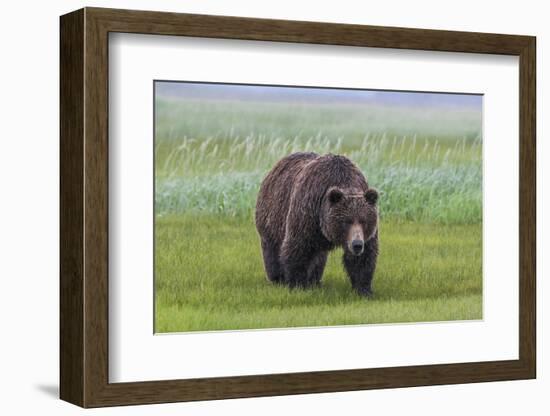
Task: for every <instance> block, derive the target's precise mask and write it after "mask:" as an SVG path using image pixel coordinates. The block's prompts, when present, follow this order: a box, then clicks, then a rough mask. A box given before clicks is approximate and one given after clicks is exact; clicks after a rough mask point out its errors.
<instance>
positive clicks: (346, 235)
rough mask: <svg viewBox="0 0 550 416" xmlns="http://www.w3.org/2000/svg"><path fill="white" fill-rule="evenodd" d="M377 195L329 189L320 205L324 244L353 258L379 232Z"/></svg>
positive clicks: (373, 192) (369, 192)
mask: <svg viewBox="0 0 550 416" xmlns="http://www.w3.org/2000/svg"><path fill="white" fill-rule="evenodd" d="M377 201H378V192H377V191H376V189H372V188H370V189H368V190H367V191H365V192H363V191H361V190H357V189H343V188H338V187H334V186H333V187H330V188H329V189H328V190H327V192H326V194H325V196H324V198H323V202H322V208H321V218H320V224H321V230H322V232H323V234H324V236H325V238H326V239H327V240H329V241H330V242H331V243H333V244H336V245H340V246H342V247H343V248H344V250H346V251H348V252H349V253H350V254H353V255H355V256H360V255H361V254H363V251H364V248H365V243H366V242H367V241H368V240H369V239H371V238H372V237H373V236H374V235H375V234H376V230H377V228H378V207H377Z"/></svg>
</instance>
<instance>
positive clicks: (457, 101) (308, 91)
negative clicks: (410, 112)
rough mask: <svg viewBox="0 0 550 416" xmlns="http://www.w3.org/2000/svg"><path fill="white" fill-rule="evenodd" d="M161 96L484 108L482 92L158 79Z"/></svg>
mask: <svg viewBox="0 0 550 416" xmlns="http://www.w3.org/2000/svg"><path fill="white" fill-rule="evenodd" d="M155 92H156V95H157V96H158V97H173V98H181V99H199V100H200V99H203V100H232V101H283V102H314V103H322V102H326V103H331V102H338V103H346V102H349V103H372V104H379V105H406V106H410V105H413V106H436V107H438V106H446V107H447V106H453V107H469V108H473V109H475V108H478V109H479V110H481V105H482V95H477V94H476V95H473V94H446V93H426V92H401V91H399V92H397V91H375V90H350V89H340V88H303V87H286V86H285V87H280V86H264V85H240V84H209V83H196V82H166V81H156V82H155Z"/></svg>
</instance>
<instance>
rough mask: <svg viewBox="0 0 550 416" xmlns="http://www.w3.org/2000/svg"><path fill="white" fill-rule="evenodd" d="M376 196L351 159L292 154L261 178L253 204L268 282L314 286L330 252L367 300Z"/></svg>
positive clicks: (375, 237) (373, 260) (374, 255)
mask: <svg viewBox="0 0 550 416" xmlns="http://www.w3.org/2000/svg"><path fill="white" fill-rule="evenodd" d="M377 199H378V193H377V191H376V190H374V189H372V188H369V187H368V184H367V181H366V179H365V177H364V176H363V174H362V173H361V171H360V170H359V169H358V168H357V167H356V166H355V165H354V164H353V162H352V161H351V160H349V159H348V158H346V157H344V156H339V155H332V154H328V155H324V156H319V155H317V154H316V153H294V154H291V155H290V156H287V157H285V158H283V159H281V160H280V161H279V162H278V163H277V164H276V165H275V167H274V168H273V169H272V170H271V172H269V174H268V175H267V176H266V178H265V179H264V181H263V182H262V185H261V187H260V192H259V194H258V200H257V203H256V228H257V229H258V233H259V234H260V239H261V245H262V251H263V258H264V265H265V270H266V274H267V278H268V279H269V280H270V281H272V282H275V283H283V284H286V285H288V286H289V287H303V288H306V287H310V286H315V285H319V284H320V282H321V278H322V275H323V270H324V268H325V263H326V260H327V255H328V252H329V251H330V250H332V249H333V248H335V247H337V246H340V247H343V249H344V256H343V263H344V267H345V269H346V271H347V273H348V275H349V278H350V280H351V284H352V286H353V288H354V289H355V290H356V291H357V292H358V293H359V294H361V295H370V294H371V293H372V290H371V282H372V278H373V274H374V270H375V267H376V259H377V257H378V208H377V205H376V202H377Z"/></svg>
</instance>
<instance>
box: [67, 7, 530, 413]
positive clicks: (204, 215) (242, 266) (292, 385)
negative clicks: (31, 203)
mask: <svg viewBox="0 0 550 416" xmlns="http://www.w3.org/2000/svg"><path fill="white" fill-rule="evenodd" d="M535 49H536V48H535V38H534V37H530V36H518V35H500V34H486V33H467V32H452V31H435V30H421V29H404V28H390V27H375V26H361V25H345V24H328V23H314V22H296V21H283V20H266V19H252V18H240V17H226V16H206V15H189V14H175V13H160V12H146V11H129V10H113V9H98V8H85V9H82V10H78V11H75V12H72V13H70V14H67V15H65V16H62V17H61V50H60V52H61V95H60V99H61V129H60V130H61V178H60V180H61V249H60V251H61V273H60V274H61V276H60V278H61V283H60V290H61V293H60V295H61V305H60V324H61V331H60V332H61V333H60V343H61V351H60V358H61V365H60V367H61V368H60V372H61V386H60V395H61V398H62V399H63V400H66V401H69V402H71V403H74V404H77V405H80V406H83V407H100V406H114V405H126V404H145V403H162V402H176V401H190V400H210V399H224V398H237V397H255V396H267V395H285V394H303V393H319V392H336V391H349V390H362V389H377V388H397V387H409V386H423V385H436V384H454V383H471V382H485V381H499V380H519V379H529V378H534V377H535V375H536V360H535V357H536V334H535V310H536V307H535V241H536V238H535V220H536V211H535V198H536V195H535V183H536V179H535V159H536V150H535V107H536V97H535Z"/></svg>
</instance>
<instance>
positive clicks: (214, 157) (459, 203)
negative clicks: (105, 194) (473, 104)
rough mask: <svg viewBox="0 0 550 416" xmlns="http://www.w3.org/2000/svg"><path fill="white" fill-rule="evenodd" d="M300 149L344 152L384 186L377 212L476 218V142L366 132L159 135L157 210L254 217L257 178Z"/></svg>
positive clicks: (478, 200) (479, 171) (478, 163)
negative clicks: (353, 136) (351, 136)
mask: <svg viewBox="0 0 550 416" xmlns="http://www.w3.org/2000/svg"><path fill="white" fill-rule="evenodd" d="M297 151H316V152H318V153H321V154H325V153H335V154H343V155H346V156H348V157H349V158H350V159H351V160H353V161H354V162H355V163H356V164H357V165H358V166H359V167H360V168H361V170H362V171H363V172H364V173H365V175H366V176H367V179H368V181H369V184H370V185H371V186H374V187H376V188H378V189H379V190H380V192H381V196H382V197H381V198H380V210H381V215H382V216H383V217H387V218H394V219H399V220H414V221H435V222H441V223H476V222H479V221H480V220H481V215H482V207H481V199H482V198H481V196H482V195H481V182H482V168H481V140H480V138H479V137H477V138H475V139H467V138H464V137H463V138H460V139H454V140H453V139H446V140H442V141H438V140H432V139H428V138H425V137H424V138H421V139H419V138H418V137H417V136H412V137H409V136H401V137H397V136H394V137H392V138H390V137H388V136H387V135H385V134H379V135H374V134H366V135H365V136H364V137H363V139H362V140H346V139H345V138H344V137H339V138H336V139H330V138H329V137H327V136H323V135H322V134H321V133H318V134H317V135H316V136H314V137H301V136H294V137H292V138H286V139H285V138H283V137H266V136H264V135H262V134H258V135H252V134H250V135H248V136H246V137H239V136H235V137H230V138H229V139H228V138H224V139H220V138H214V137H208V138H206V139H204V140H199V139H196V138H188V137H187V136H183V137H182V138H171V139H169V140H167V139H164V140H163V139H162V138H159V139H158V140H157V144H156V155H157V156H156V211H157V214H159V215H166V214H172V213H182V212H196V213H206V214H212V213H216V214H220V215H228V216H236V217H251V216H252V214H253V208H254V201H255V198H256V194H257V192H258V188H259V185H260V182H261V180H262V178H263V177H264V176H265V174H266V173H267V172H268V171H269V170H270V169H271V167H272V166H273V165H274V164H275V163H276V162H277V161H278V160H279V159H281V158H282V157H284V156H286V155H288V154H290V153H293V152H297Z"/></svg>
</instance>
